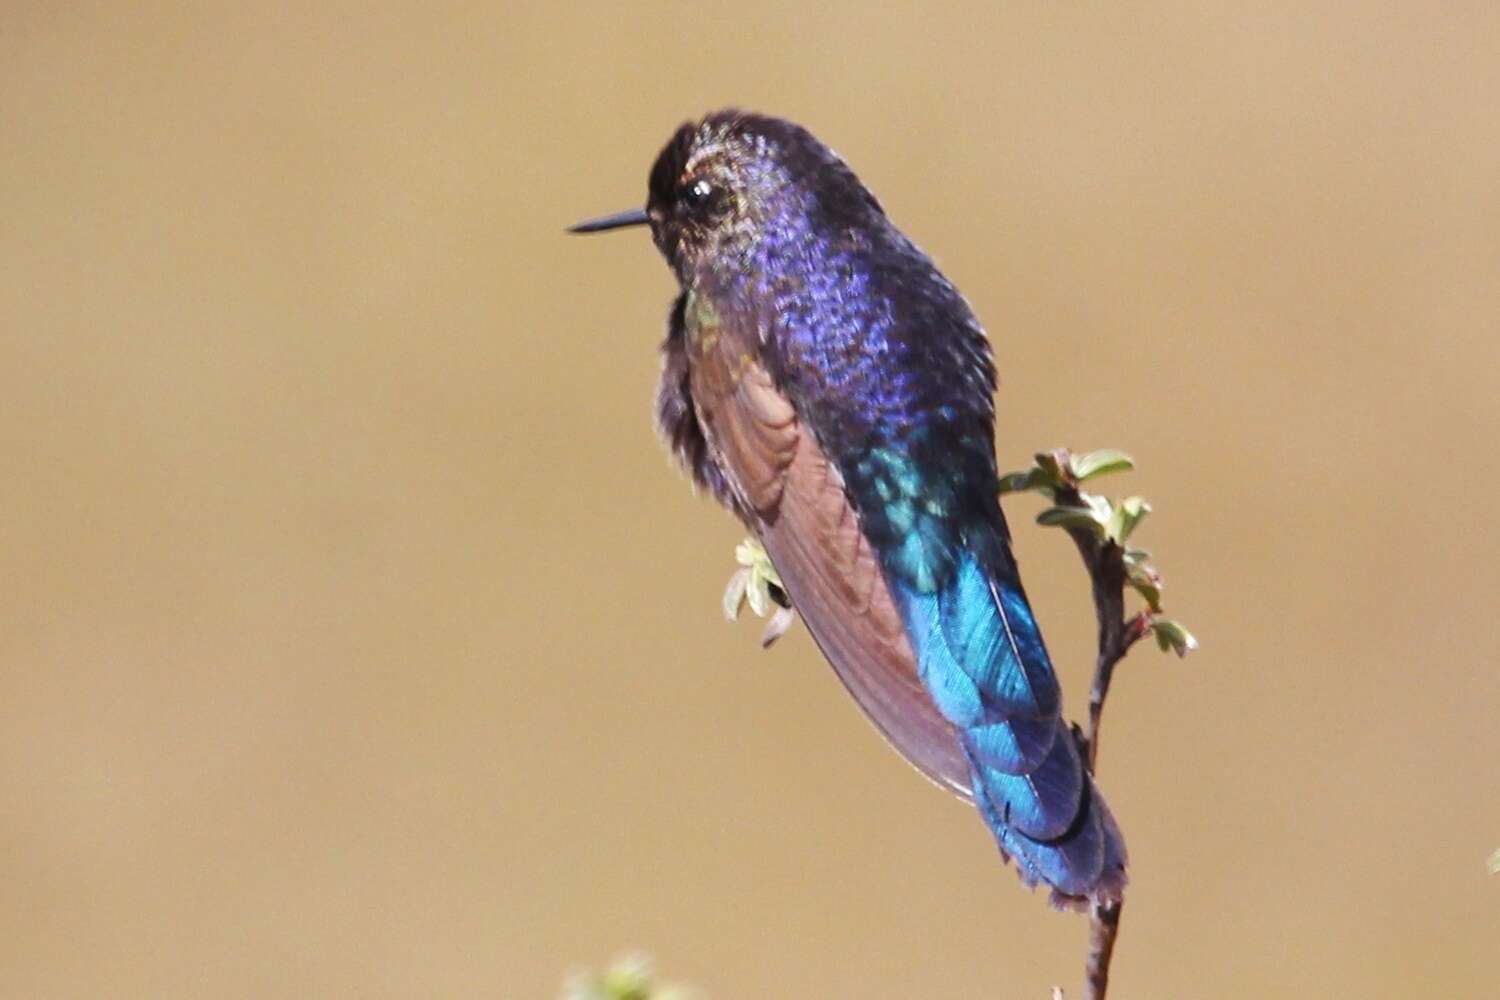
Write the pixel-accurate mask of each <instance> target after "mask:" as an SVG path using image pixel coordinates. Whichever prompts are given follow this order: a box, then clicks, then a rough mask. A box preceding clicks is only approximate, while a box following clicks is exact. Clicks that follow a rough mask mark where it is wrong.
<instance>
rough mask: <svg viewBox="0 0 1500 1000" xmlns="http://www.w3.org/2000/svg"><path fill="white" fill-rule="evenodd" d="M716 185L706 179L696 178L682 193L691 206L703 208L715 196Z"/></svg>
mask: <svg viewBox="0 0 1500 1000" xmlns="http://www.w3.org/2000/svg"><path fill="white" fill-rule="evenodd" d="M713 193H714V186H713V185H712V184H710V183H709V182H708V181H705V180H696V181H694V182H693V183H691V184H689V185H688V187H687V190H686V191H684V192H683V193H682V197H683V200H684V201H686V202H687V203H688V206H689V207H690V208H702V207H703V206H704V205H707V204H708V200H709V199H710V198H712V197H713Z"/></svg>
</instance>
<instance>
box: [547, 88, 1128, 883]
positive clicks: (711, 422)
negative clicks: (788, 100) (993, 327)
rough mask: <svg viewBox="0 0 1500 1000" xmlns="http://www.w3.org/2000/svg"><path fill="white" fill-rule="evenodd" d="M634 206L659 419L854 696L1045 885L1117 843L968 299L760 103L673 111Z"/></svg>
mask: <svg viewBox="0 0 1500 1000" xmlns="http://www.w3.org/2000/svg"><path fill="white" fill-rule="evenodd" d="M648 186H649V193H648V199H647V202H646V207H645V208H644V209H637V210H631V211H627V212H621V213H619V214H617V215H612V216H607V217H604V218H600V219H595V220H592V221H589V222H583V223H579V224H578V225H576V226H574V227H573V228H572V231H574V232H597V231H601V230H606V229H616V228H620V227H623V226H632V225H649V226H650V227H651V235H652V238H653V240H654V241H655V243H656V246H657V248H658V249H659V250H660V251H661V253H662V255H663V256H664V257H666V259H667V263H668V264H669V265H670V266H671V268H672V270H673V272H674V273H675V274H676V276H677V280H678V283H679V284H680V286H681V294H680V295H678V297H677V300H676V302H675V304H674V305H673V307H672V311H671V316H670V320H669V323H668V329H667V339H666V342H665V343H664V344H663V346H662V355H663V366H662V376H661V383H660V387H659V390H658V396H657V407H656V409H657V417H658V421H659V424H660V431H661V434H662V436H663V438H664V439H665V440H666V442H667V443H668V445H669V446H670V447H671V449H672V451H673V453H674V454H675V455H676V456H677V458H678V459H679V460H680V461H681V462H682V464H683V465H684V466H685V467H686V469H687V471H688V472H689V473H691V475H692V477H693V479H694V480H695V481H696V482H697V483H698V484H699V485H700V486H702V487H703V488H704V489H706V490H707V491H708V492H710V493H711V494H712V495H713V496H714V497H715V498H716V499H717V500H718V501H719V502H720V503H722V504H723V505H724V506H725V507H728V508H729V510H731V511H732V512H733V513H734V514H735V515H736V516H738V517H739V519H740V520H741V521H743V522H744V523H745V525H746V526H747V527H748V528H749V529H750V531H751V532H753V533H754V535H755V536H756V537H758V538H759V539H760V541H761V543H762V545H763V546H764V547H765V550H766V552H767V553H768V554H769V556H770V559H771V562H772V564H773V565H774V567H775V569H776V572H777V574H778V575H779V577H780V579H781V582H782V585H783V587H784V589H785V592H786V595H787V596H788V597H789V599H790V601H791V604H792V606H793V607H794V608H795V609H796V611H797V613H798V614H799V615H800V616H801V617H802V619H803V621H805V622H806V624H807V627H808V629H809V631H811V633H812V635H813V638H814V639H815V640H816V641H817V643H818V646H819V647H820V648H821V650H822V651H823V654H824V656H825V657H827V659H828V661H829V663H831V664H832V665H833V668H834V670H835V671H837V673H838V675H839V677H840V679H842V681H843V683H844V685H845V686H846V687H847V688H848V690H849V693H850V694H852V695H853V696H854V699H855V700H856V701H857V702H858V703H859V704H860V706H861V707H862V708H863V709H864V711H865V712H866V713H867V714H868V715H869V717H870V719H871V720H872V721H873V722H874V723H875V725H876V726H877V727H879V729H880V730H881V732H883V733H884V734H885V736H886V738H887V739H889V740H890V742H891V743H892V744H893V745H894V746H895V747H896V749H897V750H899V751H900V752H901V753H902V754H903V755H904V756H905V757H906V758H907V759H908V760H909V761H911V763H912V764H914V765H915V766H916V767H917V768H919V769H920V770H921V771H922V772H924V773H925V774H926V775H927V776H928V777H930V778H931V779H932V780H933V781H935V782H937V783H938V784H939V785H941V786H943V787H945V788H947V789H949V790H950V791H952V792H954V793H955V794H957V795H959V796H962V797H964V798H966V799H970V800H972V801H973V802H974V804H975V805H976V806H977V807H978V809H979V812H980V814H981V815H982V816H983V817H984V820H985V822H986V823H987V824H988V826H989V828H990V830H991V831H992V832H993V833H994V835H995V839H996V840H997V841H998V842H999V846H1000V851H1001V853H1002V855H1003V856H1005V857H1006V858H1009V859H1014V860H1015V862H1016V865H1017V867H1018V869H1019V872H1020V874H1021V877H1022V879H1023V880H1024V881H1025V882H1026V883H1027V884H1028V885H1036V884H1037V883H1045V884H1046V885H1048V886H1051V887H1052V889H1053V900H1054V902H1057V903H1058V904H1059V905H1063V904H1081V903H1083V902H1085V901H1088V900H1093V901H1096V902H1097V901H1105V900H1112V899H1117V898H1119V896H1120V894H1121V892H1122V890H1123V888H1124V884H1125V861H1126V858H1125V843H1124V840H1123V838H1122V837H1121V835H1120V831H1119V828H1118V827H1117V826H1116V825H1115V821H1114V818H1113V817H1112V816H1111V815H1110V812H1109V809H1108V807H1107V806H1106V805H1105V803H1104V799H1103V797H1102V796H1101V795H1100V794H1099V791H1098V789H1097V788H1095V787H1094V783H1093V779H1092V778H1091V777H1090V775H1089V773H1088V771H1087V769H1086V768H1085V767H1084V761H1083V758H1082V756H1081V754H1080V753H1079V748H1078V746H1077V744H1076V742H1075V740H1074V737H1073V734H1072V732H1071V730H1070V729H1069V727H1068V726H1067V724H1066V723H1065V722H1064V721H1063V719H1062V716H1061V699H1060V695H1059V691H1058V684H1057V678H1056V676H1055V675H1054V673H1053V670H1052V664H1051V661H1050V660H1049V658H1048V656H1047V649H1046V646H1045V645H1044V644H1043V643H1042V635H1041V632H1040V630H1039V629H1038V627H1037V623H1036V619H1035V618H1034V617H1033V615H1032V612H1031V607H1030V605H1029V604H1028V603H1027V600H1026V592H1025V590H1024V589H1023V588H1022V586H1021V579H1020V576H1019V575H1018V573H1017V569H1016V561H1015V558H1014V557H1013V556H1012V555H1011V548H1010V536H1009V531H1008V529H1007V527H1006V524H1005V517H1004V515H1003V514H1002V513H1001V511H1000V504H999V497H998V474H997V471H996V464H995V455H994V418H995V410H994V401H993V395H994V390H995V369H994V363H993V361H992V359H991V353H990V347H989V342H988V340H987V338H986V336H985V333H984V330H983V329H982V328H981V327H980V325H979V322H978V320H977V319H975V317H974V314H973V312H972V311H971V310H970V308H969V305H968V303H967V302H965V301H964V298H963V296H962V295H960V294H959V292H958V290H957V289H956V288H954V287H953V285H952V283H950V282H949V281H948V279H946V278H945V277H943V275H942V274H941V273H940V272H939V271H938V269H937V267H936V266H934V264H933V263H932V261H931V260H930V259H928V257H927V255H926V254H924V253H923V252H922V251H921V250H919V249H918V248H917V247H916V246H915V245H914V244H913V243H912V242H911V241H910V240H909V239H907V238H906V237H905V236H904V235H902V233H901V232H900V231H899V230H898V229H897V228H896V227H895V226H894V225H893V224H892V223H891V221H890V220H889V219H888V218H886V215H885V212H884V211H883V210H882V209H881V207H880V204H879V202H877V201H876V200H875V198H874V196H873V195H871V194H870V192H869V191H867V190H866V189H865V186H864V185H863V184H861V183H860V181H859V178H857V177H856V176H855V175H854V173H853V172H852V171H851V170H850V169H849V168H848V167H847V166H846V165H845V164H844V161H843V160H841V159H840V158H839V157H838V156H837V155H836V154H835V153H833V152H832V151H831V150H830V149H829V148H828V147H827V146H825V145H823V144H822V143H821V142H819V141H818V140H817V139H816V138H814V137H813V136H812V135H811V134H810V133H808V132H807V131H806V130H805V129H803V128H801V127H799V126H797V125H794V124H792V123H790V122H787V121H783V120H781V119H777V118H771V117H765V116H761V115H756V114H749V113H745V112H741V111H736V110H725V111H719V112H716V113H713V114H710V115H708V116H707V117H705V118H703V119H702V120H701V121H698V122H690V123H687V124H684V125H683V126H682V127H681V128H679V129H678V130H677V132H676V134H675V135H673V136H672V138H671V140H670V141H669V142H668V143H667V145H666V147H665V148H664V149H663V150H662V152H661V155H660V156H658V157H657V160H656V163H655V165H654V166H653V167H652V168H651V175H650V179H649V185H648Z"/></svg>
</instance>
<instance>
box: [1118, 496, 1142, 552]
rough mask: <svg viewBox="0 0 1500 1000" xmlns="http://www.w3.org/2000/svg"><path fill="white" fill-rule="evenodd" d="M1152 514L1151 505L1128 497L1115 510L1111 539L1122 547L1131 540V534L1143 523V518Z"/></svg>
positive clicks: (1138, 498)
mask: <svg viewBox="0 0 1500 1000" xmlns="http://www.w3.org/2000/svg"><path fill="white" fill-rule="evenodd" d="M1149 513H1151V505H1150V504H1149V503H1147V502H1146V501H1145V500H1144V499H1142V498H1141V497H1126V498H1125V499H1124V500H1121V501H1120V503H1119V506H1117V507H1116V508H1115V511H1114V516H1113V517H1111V518H1110V520H1109V524H1108V526H1107V527H1108V529H1109V537H1110V538H1113V539H1114V540H1115V541H1116V542H1118V543H1120V544H1121V545H1124V544H1125V541H1126V540H1127V539H1128V538H1130V533H1131V532H1133V531H1134V530H1135V526H1136V525H1137V524H1140V523H1141V518H1143V517H1145V516H1146V515H1147V514H1149Z"/></svg>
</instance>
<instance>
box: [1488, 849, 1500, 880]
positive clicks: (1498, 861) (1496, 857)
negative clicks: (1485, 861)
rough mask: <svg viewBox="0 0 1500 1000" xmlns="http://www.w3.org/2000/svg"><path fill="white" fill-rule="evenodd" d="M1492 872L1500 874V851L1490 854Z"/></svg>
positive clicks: (1492, 873)
mask: <svg viewBox="0 0 1500 1000" xmlns="http://www.w3.org/2000/svg"><path fill="white" fill-rule="evenodd" d="M1490 874H1491V875H1500V851H1496V852H1495V853H1494V854H1491V855H1490Z"/></svg>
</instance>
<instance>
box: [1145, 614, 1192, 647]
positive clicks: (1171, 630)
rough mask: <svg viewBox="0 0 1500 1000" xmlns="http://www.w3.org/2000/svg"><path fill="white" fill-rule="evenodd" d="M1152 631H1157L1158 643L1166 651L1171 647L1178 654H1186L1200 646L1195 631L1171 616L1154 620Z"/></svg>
mask: <svg viewBox="0 0 1500 1000" xmlns="http://www.w3.org/2000/svg"><path fill="white" fill-rule="evenodd" d="M1151 631H1152V632H1154V633H1156V644H1157V645H1158V646H1160V647H1161V650H1162V652H1164V653H1165V652H1166V651H1167V650H1169V649H1170V650H1171V651H1172V652H1174V653H1176V654H1177V655H1178V656H1186V655H1188V654H1189V653H1191V652H1192V651H1193V650H1195V649H1197V648H1198V640H1197V639H1196V638H1194V636H1193V633H1191V632H1189V631H1188V630H1187V629H1186V628H1184V627H1183V626H1182V623H1181V622H1175V621H1173V620H1172V619H1170V618H1157V619H1155V620H1154V621H1152V623H1151Z"/></svg>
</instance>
